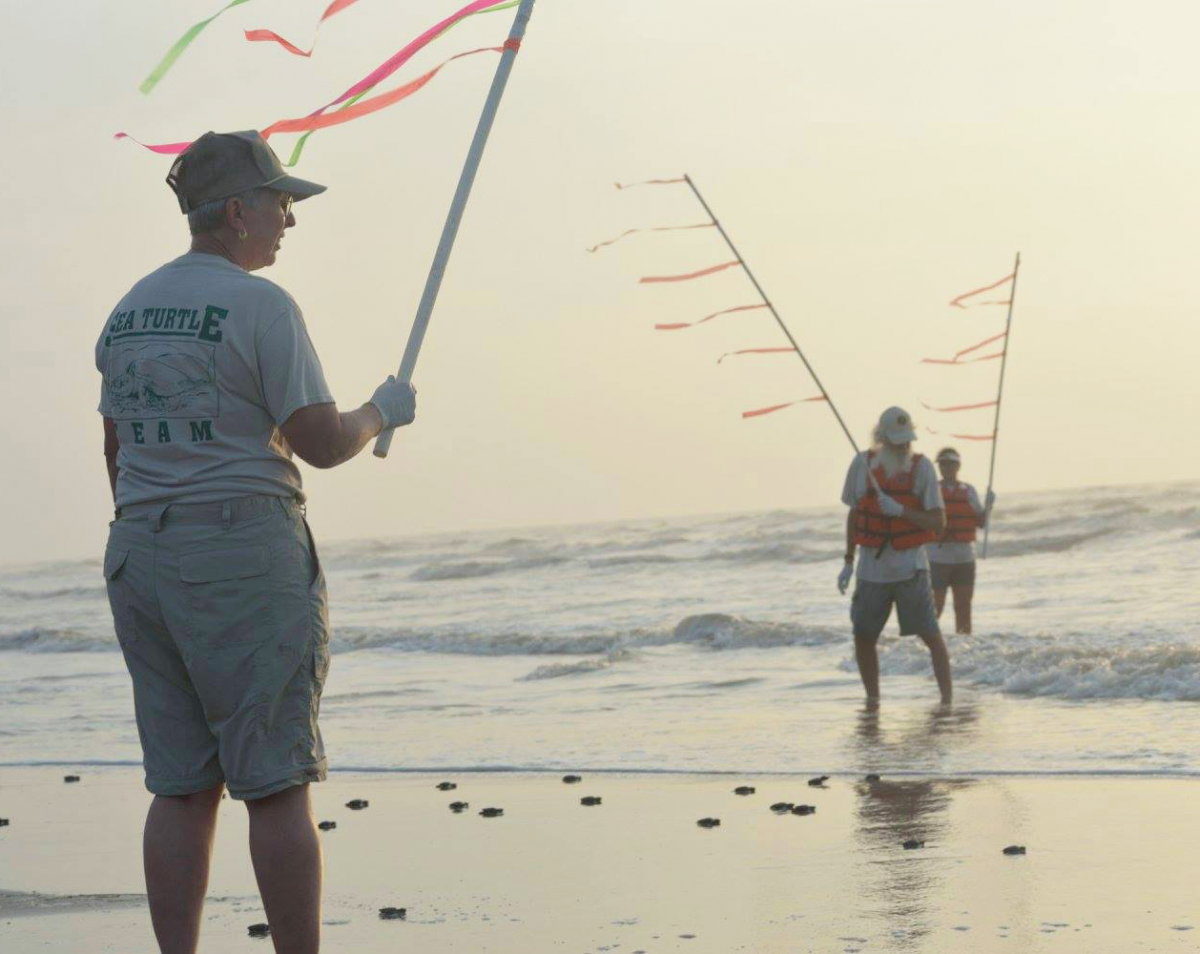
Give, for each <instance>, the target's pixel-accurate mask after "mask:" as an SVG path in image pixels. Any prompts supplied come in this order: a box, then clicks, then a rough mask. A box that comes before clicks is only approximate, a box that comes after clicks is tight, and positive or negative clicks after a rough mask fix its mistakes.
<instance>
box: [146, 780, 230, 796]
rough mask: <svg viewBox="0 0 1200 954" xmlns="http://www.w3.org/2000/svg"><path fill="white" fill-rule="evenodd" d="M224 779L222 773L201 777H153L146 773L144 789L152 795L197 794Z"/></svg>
mask: <svg viewBox="0 0 1200 954" xmlns="http://www.w3.org/2000/svg"><path fill="white" fill-rule="evenodd" d="M224 781H225V777H224V776H222V775H217V776H212V775H209V776H206V777H205V778H202V779H201V778H196V779H187V778H154V777H153V776H151V775H147V776H146V791H148V792H150V794H152V795H164V796H168V797H177V796H180V795H197V794H199V793H200V792H207V791H208V790H209V789H212V788H216V787H217V786H218V785H221V784H222V783H224Z"/></svg>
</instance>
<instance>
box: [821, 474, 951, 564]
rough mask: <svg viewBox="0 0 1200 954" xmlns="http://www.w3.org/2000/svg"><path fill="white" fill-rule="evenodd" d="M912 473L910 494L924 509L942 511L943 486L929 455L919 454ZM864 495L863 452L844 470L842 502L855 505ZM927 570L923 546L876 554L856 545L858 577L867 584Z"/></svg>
mask: <svg viewBox="0 0 1200 954" xmlns="http://www.w3.org/2000/svg"><path fill="white" fill-rule="evenodd" d="M909 466H910V467H911V466H915V467H916V472H915V473H914V474H913V493H914V494H916V496H917V499H918V500H920V501H921V507H922V508H923V509H925V510H942V509H944V506H943V504H942V489H941V487H939V486H938V476H937V472H936V471H935V470H934V469H933V462H932V461H931V460H930V459H929V458H928V457H924V456H923V457H922V458H921V459H920V461H918V462H917V463H916V464H910V465H909ZM866 495H867V465H866V454H865V453H863V454H858V455H857V456H856V457H855V458H854V461H853V462H852V463H851V464H850V470H849V471H847V473H846V484H845V486H844V487H843V488H842V503H844V504H845V505H846V506H847V507H854V506H856V505H857V504H858V502H859V501H860V500H861V499H862V498H863V497H865V496H866ZM928 569H929V560H928V559H927V558H926V556H925V548H924V547H913V548H912V549H909V550H896V549H893V548H892V547H884V548H883V552H882V553H880V554H879V555H878V556H876V555H875V549H874V548H872V547H859V548H858V578H859V579H860V580H866V581H867V582H868V583H900V582H902V581H904V580H910V579H912V578H913V577H914V576H916V575H917V573H918V572H920V571H921V570H928Z"/></svg>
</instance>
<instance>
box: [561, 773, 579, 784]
mask: <svg viewBox="0 0 1200 954" xmlns="http://www.w3.org/2000/svg"><path fill="white" fill-rule="evenodd" d="M562 780H563V784H565V785H574V784H575V783H576V782H582V781H583V776H582V775H564V776H563V779H562Z"/></svg>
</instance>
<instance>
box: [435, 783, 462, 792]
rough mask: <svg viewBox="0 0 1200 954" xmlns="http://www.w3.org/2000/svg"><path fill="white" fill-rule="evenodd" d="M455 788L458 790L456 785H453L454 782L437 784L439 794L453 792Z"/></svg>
mask: <svg viewBox="0 0 1200 954" xmlns="http://www.w3.org/2000/svg"><path fill="white" fill-rule="evenodd" d="M456 788H458V785H457V784H455V783H454V782H438V783H437V790H438V791H439V792H453V791H454V790H455V789H456Z"/></svg>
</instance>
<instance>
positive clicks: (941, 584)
mask: <svg viewBox="0 0 1200 954" xmlns="http://www.w3.org/2000/svg"><path fill="white" fill-rule="evenodd" d="M929 582H930V585H932V586H933V588H934V589H935V590H944V589H946V588H947V587H951V586H974V585H975V561H974V560H972V561H971V562H970V563H934V562H932V561H930V564H929Z"/></svg>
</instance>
